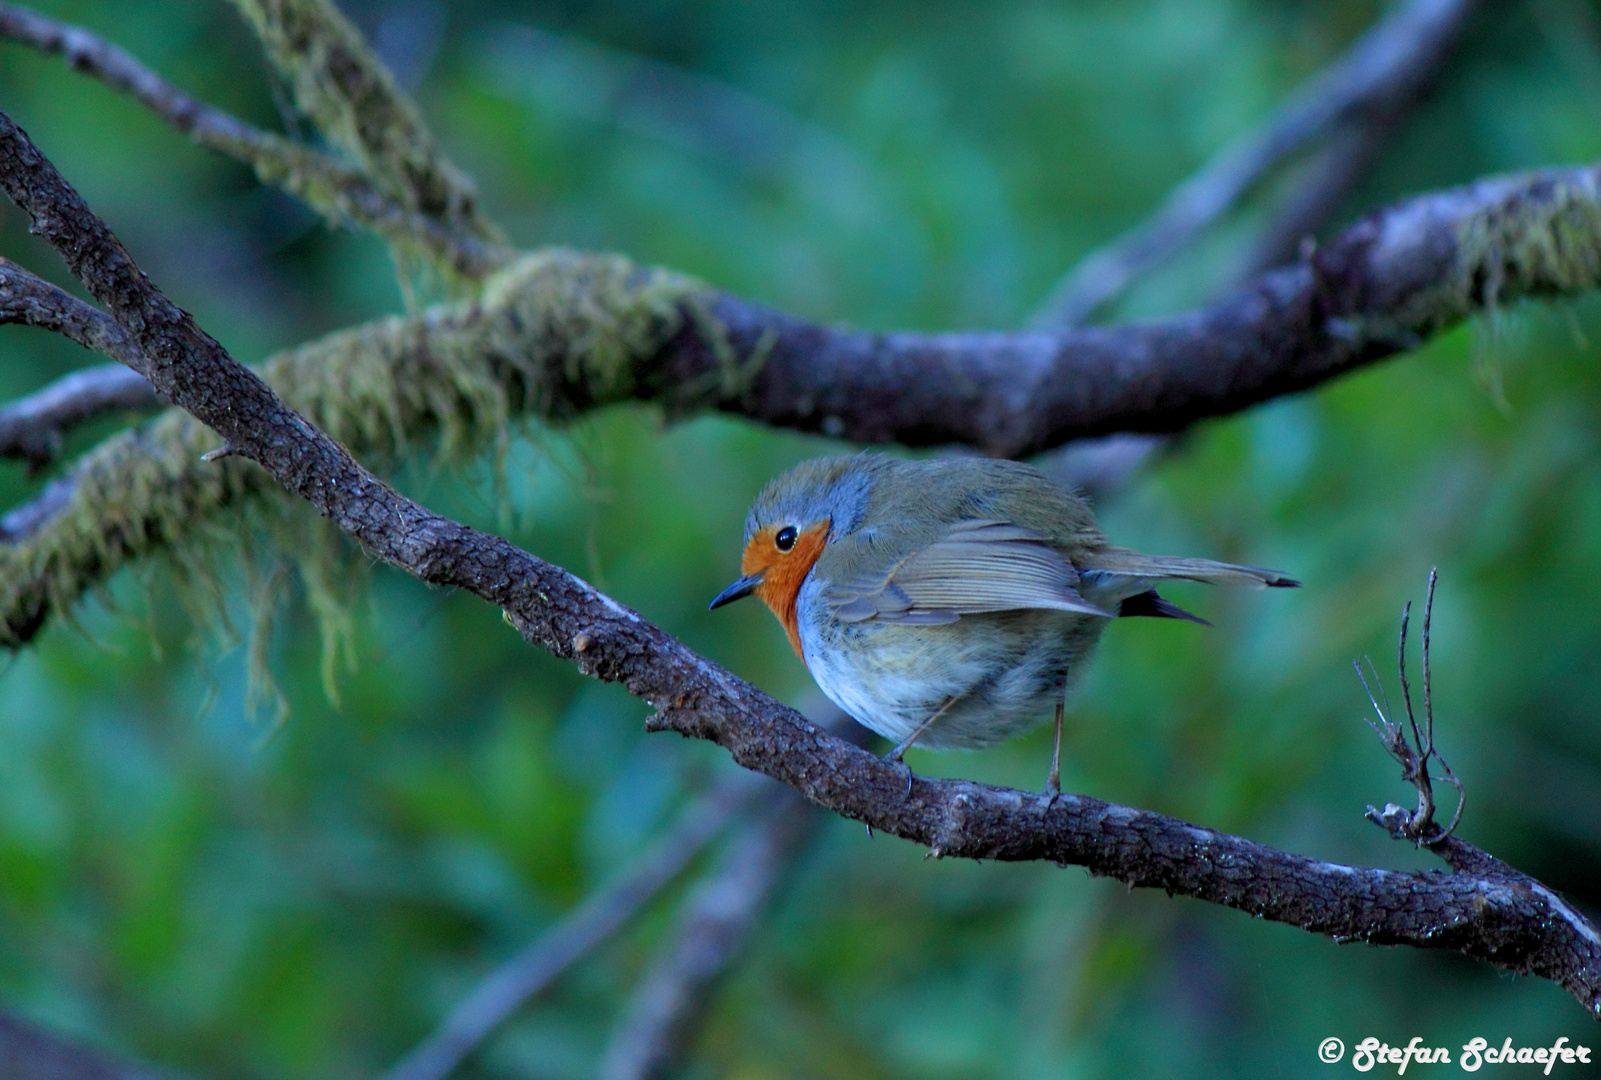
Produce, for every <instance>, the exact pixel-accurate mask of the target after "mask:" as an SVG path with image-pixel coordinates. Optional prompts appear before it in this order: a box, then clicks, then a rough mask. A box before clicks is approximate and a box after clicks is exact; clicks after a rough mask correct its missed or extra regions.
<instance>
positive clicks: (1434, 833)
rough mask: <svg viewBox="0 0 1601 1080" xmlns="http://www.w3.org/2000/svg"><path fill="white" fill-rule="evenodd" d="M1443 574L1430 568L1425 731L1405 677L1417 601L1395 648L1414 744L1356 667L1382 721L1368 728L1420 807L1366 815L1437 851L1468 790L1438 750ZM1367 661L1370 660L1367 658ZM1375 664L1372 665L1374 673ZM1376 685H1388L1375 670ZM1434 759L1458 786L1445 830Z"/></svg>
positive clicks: (1390, 806) (1405, 614)
mask: <svg viewBox="0 0 1601 1080" xmlns="http://www.w3.org/2000/svg"><path fill="white" fill-rule="evenodd" d="M1436 581H1438V575H1437V574H1436V572H1435V570H1433V569H1432V568H1431V569H1430V570H1429V587H1428V593H1427V595H1426V596H1425V598H1424V602H1423V718H1424V723H1423V727H1422V728H1421V729H1420V728H1419V727H1418V722H1417V715H1416V713H1415V712H1414V710H1413V708H1412V688H1411V686H1410V685H1409V684H1408V682H1407V676H1406V638H1407V627H1408V625H1409V623H1410V622H1411V617H1412V603H1411V601H1408V602H1407V603H1406V605H1405V606H1404V607H1403V608H1402V609H1401V635H1400V645H1399V646H1398V648H1397V650H1396V668H1397V669H1398V671H1399V673H1400V679H1401V700H1402V702H1403V703H1404V705H1405V707H1406V717H1407V723H1408V725H1409V726H1410V727H1411V729H1412V741H1411V742H1408V741H1407V738H1406V733H1405V732H1404V731H1403V730H1402V729H1401V726H1400V725H1399V724H1398V723H1396V722H1395V721H1393V720H1391V719H1390V712H1389V702H1388V701H1386V702H1385V703H1384V705H1382V706H1381V705H1380V704H1379V701H1378V700H1377V699H1375V697H1374V696H1373V690H1372V688H1371V687H1370V686H1369V685H1368V680H1367V677H1366V676H1365V675H1364V674H1363V673H1362V666H1361V664H1357V665H1356V677H1357V678H1358V679H1360V680H1361V681H1362V689H1363V690H1365V691H1367V695H1368V701H1369V702H1370V703H1371V704H1372V706H1373V711H1374V713H1376V714H1377V716H1378V723H1374V722H1373V721H1372V720H1369V721H1368V726H1369V727H1371V728H1372V729H1373V730H1374V732H1375V733H1376V734H1377V735H1378V736H1379V741H1380V742H1382V743H1383V744H1384V748H1385V749H1386V750H1387V751H1389V753H1390V756H1391V757H1393V758H1395V760H1396V761H1397V762H1399V763H1400V765H1401V779H1403V780H1405V781H1406V782H1407V783H1409V784H1411V785H1412V786H1413V787H1414V788H1415V789H1416V790H1417V793H1418V803H1417V808H1416V809H1415V810H1412V811H1410V812H1408V811H1407V810H1405V809H1404V808H1402V807H1400V806H1397V805H1396V804H1395V803H1386V804H1385V807H1384V809H1383V810H1380V809H1378V808H1377V807H1374V806H1369V807H1368V808H1367V813H1366V815H1365V816H1366V817H1367V819H1368V820H1369V821H1371V822H1373V823H1374V824H1375V825H1378V826H1379V827H1381V828H1383V829H1385V830H1387V831H1388V832H1389V833H1390V834H1391V835H1392V836H1394V837H1396V838H1397V839H1405V840H1411V841H1412V842H1413V843H1416V844H1422V845H1424V846H1426V847H1437V846H1438V845H1439V844H1441V843H1443V842H1444V841H1445V840H1447V839H1449V838H1450V836H1451V834H1452V833H1453V832H1455V831H1456V827H1457V824H1458V823H1459V822H1461V820H1462V807H1463V803H1464V802H1465V801H1466V792H1465V791H1464V790H1463V787H1462V782H1461V781H1460V780H1459V779H1457V776H1456V774H1455V773H1454V772H1452V771H1451V766H1450V765H1449V764H1447V763H1446V760H1445V758H1444V757H1442V756H1441V755H1440V752H1439V751H1438V750H1437V749H1435V746H1434V694H1433V677H1432V663H1431V657H1430V653H1431V652H1432V645H1431V642H1430V634H1429V631H1430V626H1431V624H1432V622H1433V618H1434V586H1435V583H1436ZM1364 659H1365V658H1364ZM1372 666H1373V664H1372V661H1368V667H1369V668H1370V669H1371V668H1372ZM1373 679H1374V683H1375V684H1377V685H1378V687H1379V691H1380V693H1383V688H1384V684H1383V682H1382V680H1380V679H1379V677H1378V672H1376V671H1375V672H1373ZM1431 757H1432V758H1433V759H1434V760H1435V761H1438V762H1439V763H1440V771H1441V777H1440V779H1441V780H1443V781H1445V782H1446V783H1447V784H1450V785H1451V786H1452V787H1454V788H1456V792H1457V801H1456V809H1455V811H1453V813H1452V815H1451V823H1450V824H1449V825H1447V826H1446V827H1445V828H1443V829H1442V828H1440V827H1439V826H1438V825H1437V824H1435V821H1434V809H1435V807H1434V785H1433V781H1432V779H1431V778H1430V776H1429V759H1430V758H1431Z"/></svg>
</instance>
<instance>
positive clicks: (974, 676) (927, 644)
mask: <svg viewBox="0 0 1601 1080" xmlns="http://www.w3.org/2000/svg"><path fill="white" fill-rule="evenodd" d="M740 575H741V576H740V577H739V579H738V580H736V581H735V582H734V583H733V584H731V585H729V586H728V588H726V589H724V590H723V591H722V592H720V593H718V594H717V596H716V597H715V598H714V599H713V600H712V601H711V605H710V609H711V610H715V609H717V608H720V607H722V606H724V605H725V604H729V603H732V602H733V601H735V600H738V599H740V598H742V597H745V596H751V595H754V596H756V597H757V598H759V599H760V600H761V601H762V602H763V603H765V604H766V605H767V607H768V608H769V609H770V610H771V611H772V613H773V614H774V615H775V616H777V618H778V621H779V622H780V623H781V624H782V625H783V627H784V630H785V632H786V634H787V635H788V637H789V642H790V645H791V646H792V647H793V648H794V650H795V653H796V655H797V656H799V657H800V659H801V661H802V662H803V663H804V664H805V665H806V668H807V670H808V671H809V672H810V673H811V675H812V677H813V679H815V680H816V682H817V685H818V686H819V687H820V688H821V689H822V691H823V693H824V694H826V695H827V696H828V697H829V698H830V699H831V700H832V701H833V702H834V703H835V704H836V705H838V706H839V707H840V708H841V709H843V710H844V711H845V712H846V713H847V714H848V715H850V716H851V717H852V718H854V719H855V720H856V721H857V722H858V723H860V724H862V725H864V726H866V727H868V728H870V729H871V730H873V731H875V732H877V733H878V734H880V735H882V736H884V737H885V738H886V739H889V740H893V741H894V742H895V745H894V748H893V749H891V750H890V751H889V753H888V754H886V755H885V760H886V761H889V762H892V763H897V764H899V765H900V766H901V767H902V768H903V769H905V771H906V774H907V784H908V792H909V791H910V784H911V771H910V768H909V767H907V766H906V765H905V764H904V762H903V761H902V756H903V755H904V754H905V752H906V751H907V750H908V749H909V748H911V747H912V746H913V745H914V744H918V745H921V746H922V747H924V748H926V749H931V750H939V749H950V748H960V749H978V748H981V747H986V746H990V745H993V744H995V743H998V742H1001V741H1003V740H1005V739H1008V738H1011V737H1013V736H1016V735H1021V734H1023V733H1025V732H1028V731H1032V730H1034V729H1035V728H1037V727H1039V726H1040V725H1041V724H1043V723H1044V720H1045V717H1046V716H1047V715H1050V714H1052V713H1053V712H1054V716H1055V726H1056V737H1055V743H1054V746H1053V748H1052V751H1051V767H1050V774H1049V776H1048V777H1047V780H1046V787H1045V792H1046V794H1048V795H1050V796H1051V798H1052V801H1053V802H1054V800H1055V798H1056V797H1058V796H1059V795H1060V792H1061V745H1062V718H1063V713H1064V710H1065V704H1066V698H1067V694H1068V691H1069V689H1070V687H1071V685H1072V683H1073V680H1074V678H1075V677H1076V676H1077V675H1078V673H1079V671H1080V670H1081V668H1082V667H1083V664H1084V661H1085V660H1086V659H1087V658H1088V656H1089V654H1090V652H1091V650H1092V649H1093V647H1094V645H1095V643H1096V641H1097V640H1098V639H1099V638H1100V636H1101V632H1102V631H1103V630H1104V629H1105V628H1106V625H1107V624H1108V623H1109V622H1111V621H1112V620H1113V619H1115V618H1120V617H1121V618H1128V617H1131V616H1149V617H1155V618H1169V619H1185V620H1188V621H1191V622H1197V623H1202V624H1204V625H1208V626H1209V625H1211V624H1210V623H1207V622H1206V620H1204V619H1202V618H1200V617H1199V616H1196V615H1193V614H1191V613H1190V612H1188V611H1185V610H1184V609H1183V608H1181V607H1179V606H1178V605H1177V604H1174V603H1172V602H1170V601H1168V600H1166V599H1164V598H1163V597H1162V596H1160V595H1159V594H1158V593H1157V591H1156V587H1157V586H1158V585H1160V584H1162V583H1164V582H1167V581H1176V580H1183V581H1200V582H1209V583H1216V584H1228V585H1245V586H1251V587H1256V588H1262V587H1268V586H1272V587H1281V588H1282V587H1295V586H1298V585H1299V584H1300V582H1298V581H1295V580H1293V579H1291V578H1289V577H1286V576H1285V575H1283V574H1281V573H1279V572H1277V571H1274V570H1264V569H1260V568H1258V567H1254V566H1236V565H1234V564H1231V563H1224V562H1214V561H1212V560H1211V559H1197V558H1177V557H1172V556H1165V555H1144V554H1141V553H1139V552H1137V551H1131V550H1129V549H1127V548H1118V547H1113V546H1111V544H1110V543H1109V542H1108V540H1107V539H1106V537H1105V536H1104V535H1103V534H1102V533H1101V530H1100V527H1099V525H1097V523H1096V520H1095V515H1094V514H1093V512H1092V511H1091V510H1090V507H1089V504H1088V503H1086V502H1085V500H1084V499H1083V498H1081V497H1080V496H1079V495H1077V494H1076V493H1074V492H1073V491H1071V490H1069V489H1068V488H1066V487H1064V486H1063V485H1061V484H1058V483H1057V482H1055V481H1054V480H1052V479H1051V478H1050V477H1048V476H1046V475H1045V474H1044V473H1043V472H1041V471H1040V470H1039V469H1036V468H1034V467H1033V466H1031V465H1028V464H1025V463H1022V462H1017V461H1009V460H1003V459H993V458H984V457H977V456H945V457H935V458H927V459H903V458H896V457H890V456H887V455H883V454H874V453H867V452H864V453H859V454H855V455H845V456H837V457H823V458H814V459H812V460H809V461H803V462H801V463H800V464H798V465H796V466H794V467H793V468H791V469H790V470H789V471H787V472H785V473H783V474H782V475H780V476H778V477H776V478H775V479H773V480H772V481H770V482H769V483H768V484H767V486H766V487H764V488H763V489H762V491H761V492H760V494H758V495H757V496H756V499H755V502H754V503H753V504H752V505H751V508H750V513H749V514H748V515H747V516H746V519H745V542H744V550H743V553H742V555H741V559H740Z"/></svg>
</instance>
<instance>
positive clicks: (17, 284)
mask: <svg viewBox="0 0 1601 1080" xmlns="http://www.w3.org/2000/svg"><path fill="white" fill-rule="evenodd" d="M5 323H20V324H21V325H24V326H37V327H40V328H42V329H45V330H50V331H53V332H55V333H58V334H60V335H62V336H63V337H66V338H68V339H70V340H72V341H76V342H77V343H78V344H79V345H82V346H83V347H84V348H86V349H93V350H95V351H96V352H100V353H104V354H105V355H106V356H110V357H113V358H115V359H117V360H119V361H121V363H118V364H108V365H106V366H104V367H96V368H88V369H86V370H84V371H75V372H73V373H72V374H70V375H67V376H64V377H62V378H60V379H57V380H56V381H55V382H53V383H51V384H50V385H49V386H46V387H44V388H43V389H41V390H39V391H36V392H35V393H32V394H29V395H28V396H27V397H24V398H19V399H18V400H16V401H13V402H11V403H10V404H8V405H4V406H0V458H21V459H23V460H24V461H26V462H27V463H28V465H29V466H30V468H32V469H38V468H41V467H43V466H44V465H46V464H48V463H49V462H50V461H51V460H52V459H54V457H55V456H56V454H57V453H58V452H59V448H60V445H61V433H62V432H63V431H64V430H66V429H67V428H70V427H72V426H73V425H75V424H79V423H82V422H83V421H84V420H87V419H89V418H91V417H94V416H99V415H101V414H103V413H107V412H117V411H124V410H130V409H148V408H153V407H155V406H157V405H161V404H163V403H164V402H163V401H162V399H161V398H160V397H159V396H157V394H156V392H155V390H154V389H153V388H152V387H151V385H150V383H149V382H148V381H147V380H146V379H145V378H144V376H142V375H140V374H139V369H140V368H141V367H142V366H143V365H144V357H143V356H141V355H140V353H139V348H138V346H136V345H134V344H133V341H132V339H130V338H129V337H128V335H127V334H126V333H125V332H124V331H123V329H122V327H120V326H118V325H117V321H116V320H115V319H113V318H111V316H109V315H107V314H106V313H105V312H103V311H99V310H97V309H96V308H94V307H92V306H91V305H89V304H86V303H84V302H83V301H82V300H79V299H78V298H77V297H75V296H73V295H72V294H70V293H68V292H66V291H65V290H63V289H59V288H57V287H56V286H54V285H52V284H50V283H49V282H48V281H45V280H44V279H42V278H40V277H37V276H35V275H34V274H30V273H29V272H28V271H26V270H24V269H23V268H22V267H20V266H18V265H17V264H16V263H14V262H12V261H11V260H9V259H6V258H3V257H0V324H5ZM123 365H126V366H123ZM8 519H9V515H8ZM6 535H8V534H7V531H6V528H5V523H4V522H3V521H0V537H4V536H6Z"/></svg>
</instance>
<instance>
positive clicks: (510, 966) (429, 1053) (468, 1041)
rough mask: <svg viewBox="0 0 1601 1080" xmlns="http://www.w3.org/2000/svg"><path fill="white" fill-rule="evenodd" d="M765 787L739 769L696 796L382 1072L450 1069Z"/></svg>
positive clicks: (415, 1078)
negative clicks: (626, 864)
mask: <svg viewBox="0 0 1601 1080" xmlns="http://www.w3.org/2000/svg"><path fill="white" fill-rule="evenodd" d="M764 789H766V790H771V789H770V786H769V785H766V784H765V783H764V782H763V781H762V780H760V779H759V778H757V777H755V776H753V775H751V774H750V773H737V774H734V775H732V776H729V777H727V778H725V779H724V780H723V781H721V782H720V783H719V784H718V785H717V786H716V788H715V789H714V790H713V791H712V792H710V793H708V794H707V795H704V796H702V797H701V798H699V799H697V800H696V801H695V802H694V803H693V804H691V805H690V806H689V807H688V808H687V809H685V810H684V812H683V813H682V814H680V815H679V817H678V820H677V821H675V822H674V823H673V825H672V826H671V827H670V828H669V829H668V831H667V832H666V833H665V834H664V835H663V836H662V837H661V838H660V839H658V840H656V841H655V842H654V843H653V844H652V845H651V847H650V850H649V851H648V852H646V854H645V855H644V856H643V857H642V858H641V859H640V860H638V861H637V862H636V863H635V864H634V866H633V867H632V868H631V869H630V870H629V871H628V872H627V873H626V874H624V875H623V876H621V877H619V878H617V879H616V880H615V881H613V882H611V883H610V884H609V885H606V886H604V887H603V888H601V889H599V890H597V891H595V892H593V893H591V894H590V895H589V896H588V897H586V898H585V899H584V901H583V903H581V904H579V905H578V906H577V907H576V908H574V909H573V910H572V911H570V912H568V913H567V914H566V915H565V916H563V917H562V918H561V919H560V920H559V921H557V922H556V923H555V924H554V925H553V926H551V927H550V928H549V929H547V930H546V931H545V932H544V933H542V934H540V935H539V937H538V938H536V939H535V940H534V941H533V942H532V943H530V944H529V945H528V946H527V947H525V948H524V949H523V950H522V951H521V952H519V953H517V954H516V955H515V956H513V957H512V958H511V959H510V960H507V961H506V962H505V963H503V964H501V965H500V966H499V967H497V968H495V970H494V971H492V972H491V973H490V974H489V975H488V977H486V978H485V979H484V980H483V981H481V982H480V983H479V984H478V986H477V987H476V988H475V989H474V990H473V991H472V993H470V994H468V995H467V997H465V998H463V999H462V1001H461V1003H460V1004H458V1005H457V1006H456V1007H455V1008H453V1009H452V1010H451V1011H450V1014H449V1015H448V1016H446V1017H445V1019H444V1021H443V1022H442V1023H441V1024H440V1025H439V1027H438V1028H436V1029H435V1030H434V1032H433V1034H431V1035H429V1036H428V1037H427V1038H426V1039H424V1040H423V1041H422V1042H421V1043H419V1044H418V1045H417V1047H416V1048H415V1049H414V1050H412V1051H411V1052H410V1053H409V1054H407V1055H406V1056H405V1057H404V1058H402V1059H401V1060H400V1061H399V1062H398V1063H396V1064H395V1066H394V1067H393V1068H391V1069H390V1070H389V1071H388V1072H386V1073H384V1074H383V1077H382V1078H381V1080H440V1078H442V1077H444V1076H447V1075H449V1073H450V1072H451V1071H452V1070H453V1069H455V1067H456V1066H457V1065H459V1064H461V1062H462V1061H463V1060H464V1059H465V1058H466V1057H467V1055H469V1054H471V1053H472V1052H473V1051H474V1050H475V1049H477V1047H478V1045H479V1044H480V1043H481V1042H483V1040H484V1039H485V1037H487V1036H488V1035H489V1033H490V1032H491V1031H493V1030H494V1029H495V1028H496V1027H498V1026H499V1025H500V1024H501V1022H502V1021H504V1020H505V1019H506V1018H507V1017H509V1016H510V1015H511V1014H512V1013H514V1012H516V1011H517V1009H518V1008H520V1007H521V1006H522V1005H523V1004H524V1003H525V1002H526V1001H528V1000H529V999H530V998H532V997H533V996H534V995H535V994H538V993H539V992H540V991H541V990H543V989H544V988H545V987H547V986H549V985H550V984H551V983H552V982H554V981H555V980H556V979H557V978H558V977H560V976H561V974H562V973H563V972H565V971H566V970H567V969H568V968H570V967H572V965H573V964H574V963H576V962H577V961H578V960H579V959H581V958H582V957H583V956H585V955H586V954H587V953H588V952H589V951H590V950H592V949H594V948H595V947H596V946H597V945H599V944H600V943H601V942H603V941H605V940H606V939H607V938H609V937H611V935H612V934H614V933H615V932H616V931H617V930H618V929H619V928H620V927H621V926H622V925H623V924H624V923H626V922H627V921H628V920H629V919H630V918H631V917H632V916H633V915H634V914H635V913H636V912H638V911H639V910H640V909H641V908H642V907H644V906H645V905H646V904H647V903H649V902H650V901H651V900H652V899H653V898H655V896H656V895H657V894H658V893H659V892H661V890H662V889H664V888H666V887H667V886H668V885H669V884H670V883H671V882H672V881H673V879H675V878H676V877H677V876H678V875H679V873H681V872H682V871H683V869H684V867H686V866H688V865H689V863H690V861H691V860H692V859H694V857H695V856H696V855H698V854H699V853H700V852H701V850H702V849H703V848H705V847H706V845H707V844H709V843H711V842H712V840H714V839H715V838H716V837H717V835H718V834H719V833H720V832H722V830H723V829H724V828H725V827H726V826H727V825H728V823H729V822H730V821H731V820H732V819H733V818H734V817H735V816H736V815H737V814H738V813H739V812H740V810H741V809H742V808H744V807H745V806H747V805H748V804H749V803H750V801H751V799H752V797H753V796H755V795H756V794H757V793H758V792H759V791H762V790H764ZM778 790H782V789H778Z"/></svg>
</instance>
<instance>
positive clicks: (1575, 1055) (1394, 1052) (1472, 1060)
mask: <svg viewBox="0 0 1601 1080" xmlns="http://www.w3.org/2000/svg"><path fill="white" fill-rule="evenodd" d="M1570 1043H1572V1040H1571V1039H1569V1038H1568V1037H1567V1036H1566V1035H1564V1036H1562V1037H1561V1038H1559V1039H1558V1040H1557V1041H1556V1042H1555V1043H1553V1044H1551V1045H1550V1046H1514V1045H1513V1044H1512V1039H1511V1038H1510V1037H1508V1038H1507V1039H1506V1041H1505V1042H1503V1043H1502V1044H1501V1045H1500V1046H1491V1045H1490V1041H1489V1040H1488V1039H1485V1038H1482V1037H1475V1038H1472V1039H1469V1040H1468V1041H1467V1042H1466V1043H1465V1044H1463V1046H1462V1052H1461V1054H1460V1055H1459V1056H1458V1057H1457V1059H1456V1063H1457V1064H1458V1065H1460V1066H1461V1067H1462V1071H1463V1072H1478V1071H1479V1069H1481V1068H1483V1067H1484V1066H1485V1065H1503V1064H1504V1065H1512V1064H1519V1065H1544V1066H1545V1074H1546V1075H1547V1076H1549V1075H1551V1069H1552V1068H1553V1067H1554V1066H1556V1065H1557V1064H1558V1063H1561V1064H1563V1065H1588V1064H1590V1048H1589V1047H1588V1046H1577V1045H1569V1044H1570ZM1317 1055H1318V1057H1319V1058H1320V1059H1321V1060H1323V1061H1324V1062H1327V1063H1328V1064H1330V1065H1332V1064H1334V1063H1335V1062H1337V1061H1339V1060H1340V1059H1341V1058H1343V1057H1344V1056H1345V1043H1344V1042H1342V1041H1341V1040H1339V1039H1336V1038H1334V1037H1332V1036H1331V1037H1329V1038H1327V1039H1324V1040H1323V1041H1322V1042H1321V1043H1319V1044H1318V1048H1317ZM1413 1062H1416V1063H1417V1064H1419V1065H1449V1064H1451V1051H1449V1050H1447V1049H1446V1048H1445V1047H1443V1046H1434V1047H1430V1046H1424V1045H1423V1037H1422V1036H1421V1035H1414V1036H1413V1037H1412V1041H1411V1042H1409V1043H1407V1044H1406V1045H1405V1046H1391V1045H1390V1044H1389V1043H1385V1042H1380V1041H1379V1040H1378V1039H1375V1038H1374V1037H1373V1036H1371V1035H1369V1036H1368V1037H1367V1038H1365V1039H1363V1040H1362V1041H1361V1042H1359V1043H1357V1044H1356V1046H1354V1047H1352V1048H1351V1068H1353V1069H1355V1070H1356V1071H1357V1072H1369V1071H1371V1070H1372V1069H1373V1067H1374V1066H1375V1065H1396V1066H1399V1068H1397V1069H1396V1070H1395V1071H1396V1073H1397V1074H1398V1075H1399V1074H1403V1073H1405V1072H1406V1067H1407V1065H1409V1064H1411V1063H1413Z"/></svg>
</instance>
